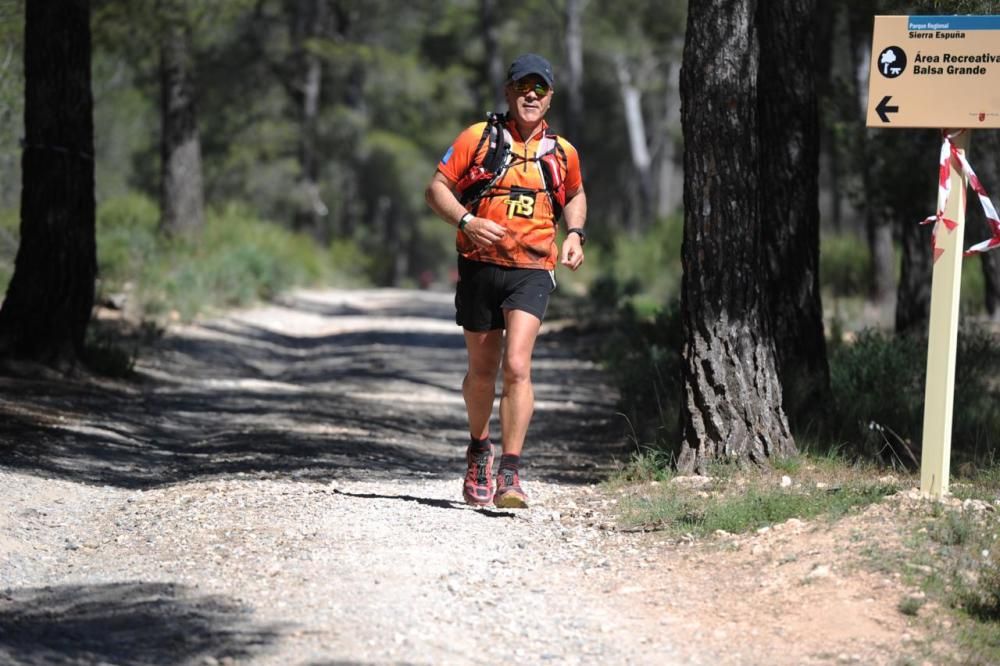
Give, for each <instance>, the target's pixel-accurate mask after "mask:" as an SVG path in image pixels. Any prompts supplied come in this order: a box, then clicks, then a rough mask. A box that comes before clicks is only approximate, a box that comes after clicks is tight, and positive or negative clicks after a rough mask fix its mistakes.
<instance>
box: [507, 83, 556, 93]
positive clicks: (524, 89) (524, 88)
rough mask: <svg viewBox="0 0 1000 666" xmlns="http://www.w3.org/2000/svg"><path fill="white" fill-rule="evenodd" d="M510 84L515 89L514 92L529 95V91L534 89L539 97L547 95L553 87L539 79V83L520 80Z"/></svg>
mask: <svg viewBox="0 0 1000 666" xmlns="http://www.w3.org/2000/svg"><path fill="white" fill-rule="evenodd" d="M510 85H511V88H513V89H514V92H516V93H517V94H518V95H519V96H520V95H527V94H528V93H529V92H532V91H534V93H535V95H536V96H537V97H545V96H546V95H548V94H549V90H551V88H549V86H548V85H547V84H545V83H542V82H541V81H538V82H537V83H530V82H527V81H520V82H518V81H515V82H514V83H512V84H510Z"/></svg>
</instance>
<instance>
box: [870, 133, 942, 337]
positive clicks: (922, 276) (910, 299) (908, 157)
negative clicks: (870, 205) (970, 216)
mask: <svg viewBox="0 0 1000 666" xmlns="http://www.w3.org/2000/svg"><path fill="white" fill-rule="evenodd" d="M940 148H941V135H940V133H939V132H936V131H933V130H920V131H916V130H913V131H908V132H907V133H906V134H905V135H904V134H903V133H896V132H892V133H890V132H886V133H885V134H883V135H882V136H881V141H880V147H879V153H880V154H886V155H893V156H894V158H893V159H892V160H886V161H885V163H884V165H883V167H882V168H883V170H885V171H886V173H884V174H882V175H881V179H882V180H883V181H884V182H887V183H891V187H884V188H882V189H883V190H884V194H885V195H887V196H888V197H889V198H888V200H887V201H886V210H887V211H888V214H890V215H892V216H893V217H895V218H896V219H897V220H899V224H900V225H901V228H900V239H901V245H902V255H903V256H902V265H901V270H900V274H899V285H898V287H897V293H896V333H900V334H906V333H911V332H912V333H922V332H926V330H927V323H928V320H929V318H930V311H931V277H932V270H933V261H932V256H931V226H930V225H924V226H921V225H920V224H919V222H920V220H922V219H924V218H925V217H927V216H928V215H930V214H931V213H933V212H934V208H935V206H936V204H937V175H938V169H937V156H938V151H939V150H940ZM914 165H916V166H914Z"/></svg>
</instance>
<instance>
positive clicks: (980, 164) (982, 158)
mask: <svg viewBox="0 0 1000 666" xmlns="http://www.w3.org/2000/svg"><path fill="white" fill-rule="evenodd" d="M972 151H975V153H974V154H973V155H971V156H970V159H971V160H972V168H973V169H975V170H976V175H977V176H979V182H981V183H982V184H983V187H985V188H986V191H987V192H988V193H989V195H990V198H991V199H992V200H993V203H994V205H996V204H997V202H998V201H1000V198H998V195H1000V130H979V131H976V132H973V133H972V140H971V146H970V152H972ZM977 156H978V157H977ZM967 209H968V211H969V217H970V218H971V220H973V224H971V225H969V234H971V237H968V236H969V234H966V236H967V238H966V246H968V245H971V244H972V243H978V242H979V241H981V240H986V239H987V238H989V237H990V235H991V234H992V230H991V229H990V227H989V224H987V222H986V218H985V217H984V216H983V210H982V208H981V207H980V206H979V203H978V202H977V201H976V196H975V194H974V193H973V192H969V204H968V206H967ZM978 257H979V261H980V262H982V263H981V266H982V270H983V287H984V291H985V293H984V294H983V296H984V300H985V305H986V313H987V314H988V315H989V317H990V319H992V320H993V321H1000V250H993V251H992V252H986V253H985V254H980V255H978Z"/></svg>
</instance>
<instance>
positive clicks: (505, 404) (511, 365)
mask: <svg viewBox="0 0 1000 666" xmlns="http://www.w3.org/2000/svg"><path fill="white" fill-rule="evenodd" d="M504 318H505V319H506V321H507V343H506V345H505V346H504V357H503V393H502V394H501V397H500V428H501V430H502V431H503V452H504V453H506V454H510V455H515V456H519V455H521V449H522V448H524V438H525V436H526V435H527V433H528V424H529V423H531V415H532V414H533V413H534V411H535V391H534V388H533V387H532V385H531V355H532V353H534V350H535V338H537V337H538V331H539V329H540V328H541V326H542V322H541V321H540V320H539V319H538V317H536V316H535V315H533V314H529V313H527V312H524V311H523V310H504Z"/></svg>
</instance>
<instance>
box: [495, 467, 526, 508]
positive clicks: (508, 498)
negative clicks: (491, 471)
mask: <svg viewBox="0 0 1000 666" xmlns="http://www.w3.org/2000/svg"><path fill="white" fill-rule="evenodd" d="M493 504H495V505H496V506H497V507H498V508H500V509H527V508H528V494H527V493H526V492H524V490H522V489H521V480H520V479H519V478H518V474H517V470H515V469H510V468H507V467H501V468H500V471H499V472H497V492H496V494H495V495H494V496H493Z"/></svg>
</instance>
